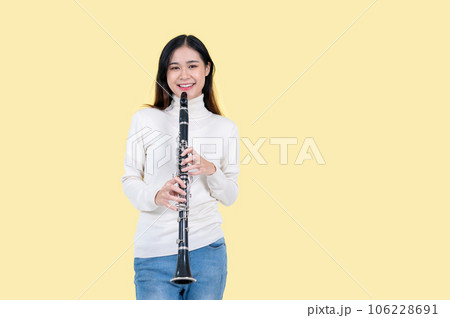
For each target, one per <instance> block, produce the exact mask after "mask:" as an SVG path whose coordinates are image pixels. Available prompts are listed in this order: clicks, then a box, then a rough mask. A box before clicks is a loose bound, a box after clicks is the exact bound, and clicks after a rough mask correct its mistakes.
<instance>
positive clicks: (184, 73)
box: [181, 67, 189, 78]
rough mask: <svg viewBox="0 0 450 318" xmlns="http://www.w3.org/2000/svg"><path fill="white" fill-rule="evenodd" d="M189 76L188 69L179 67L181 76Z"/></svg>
mask: <svg viewBox="0 0 450 318" xmlns="http://www.w3.org/2000/svg"><path fill="white" fill-rule="evenodd" d="M188 76H189V70H188V69H187V68H185V67H183V68H182V69H181V78H187V77H188Z"/></svg>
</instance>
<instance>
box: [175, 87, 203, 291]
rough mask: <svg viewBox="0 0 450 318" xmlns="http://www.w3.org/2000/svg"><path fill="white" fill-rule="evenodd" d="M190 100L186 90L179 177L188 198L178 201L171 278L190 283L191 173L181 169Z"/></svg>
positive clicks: (181, 109)
mask: <svg viewBox="0 0 450 318" xmlns="http://www.w3.org/2000/svg"><path fill="white" fill-rule="evenodd" d="M188 128H189V115H188V100H187V94H186V92H183V93H181V98H180V134H179V136H178V139H179V140H178V173H177V175H178V177H179V178H180V179H181V180H183V182H184V184H185V185H186V188H185V189H184V191H185V192H186V195H181V194H178V197H179V198H184V199H186V201H185V202H178V204H177V208H178V214H179V216H178V218H177V221H178V239H177V244H178V259H177V268H176V271H175V275H174V277H173V278H172V279H171V280H170V281H171V282H173V283H175V284H182V285H185V284H190V283H194V282H196V281H197V280H196V279H195V278H194V277H192V273H191V266H190V264H189V244H188V231H189V227H188V215H189V194H190V193H189V188H190V184H189V173H188V172H187V171H186V172H183V171H181V169H183V168H184V167H186V166H187V165H181V162H182V161H183V160H184V159H186V158H187V155H184V156H181V154H182V153H183V151H184V150H185V149H186V148H187V147H188Z"/></svg>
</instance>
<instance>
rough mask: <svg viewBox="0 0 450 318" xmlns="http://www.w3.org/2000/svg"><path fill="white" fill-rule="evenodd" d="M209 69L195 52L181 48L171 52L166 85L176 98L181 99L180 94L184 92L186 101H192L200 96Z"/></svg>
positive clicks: (187, 48)
mask: <svg viewBox="0 0 450 318" xmlns="http://www.w3.org/2000/svg"><path fill="white" fill-rule="evenodd" d="M209 69H210V65H209V63H208V65H205V63H203V60H202V58H201V57H200V54H198V52H197V51H196V50H193V49H191V48H190V47H187V46H181V47H179V48H178V49H176V50H175V51H174V52H173V54H172V57H171V58H170V61H169V68H168V69H167V83H168V84H169V87H170V89H171V90H172V92H174V94H175V95H177V96H178V97H181V93H182V92H186V94H187V97H188V100H189V99H193V98H196V97H198V96H200V95H201V94H202V89H203V86H205V77H206V76H208V74H209ZM181 85H182V86H181Z"/></svg>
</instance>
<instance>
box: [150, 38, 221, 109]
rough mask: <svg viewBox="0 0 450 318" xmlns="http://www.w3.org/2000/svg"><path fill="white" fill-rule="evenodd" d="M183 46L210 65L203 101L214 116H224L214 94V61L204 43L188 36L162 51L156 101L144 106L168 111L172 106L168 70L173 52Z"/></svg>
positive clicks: (169, 43)
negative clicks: (197, 54) (195, 52)
mask: <svg viewBox="0 0 450 318" xmlns="http://www.w3.org/2000/svg"><path fill="white" fill-rule="evenodd" d="M182 46H187V47H189V48H191V49H193V50H195V51H197V52H198V53H199V54H200V57H201V59H202V60H203V62H204V63H205V65H208V63H209V64H210V72H209V74H208V76H206V77H205V86H204V87H203V90H202V93H203V95H204V96H203V100H204V103H205V107H206V109H208V110H209V111H210V112H212V113H214V114H217V115H222V113H221V111H220V109H219V105H218V104H217V101H216V97H215V94H214V82H213V77H214V71H215V67H214V62H213V61H212V59H211V56H210V55H209V53H208V50H207V49H206V47H205V45H204V44H203V43H202V41H200V40H199V39H198V38H196V37H195V36H193V35H186V34H182V35H179V36H177V37H175V38H173V39H172V40H170V41H169V42H168V43H167V44H166V46H165V47H164V49H163V50H162V52H161V56H160V57H159V65H158V74H157V75H156V82H157V83H156V85H155V101H154V103H153V105H151V104H144V105H145V106H149V107H153V108H158V109H161V110H163V109H166V108H167V107H168V106H169V105H170V103H171V101H172V94H173V92H172V90H171V89H170V87H169V84H168V83H167V69H168V68H169V61H170V58H171V56H172V54H173V52H174V51H175V50H176V49H178V48H179V47H182ZM168 93H169V94H168Z"/></svg>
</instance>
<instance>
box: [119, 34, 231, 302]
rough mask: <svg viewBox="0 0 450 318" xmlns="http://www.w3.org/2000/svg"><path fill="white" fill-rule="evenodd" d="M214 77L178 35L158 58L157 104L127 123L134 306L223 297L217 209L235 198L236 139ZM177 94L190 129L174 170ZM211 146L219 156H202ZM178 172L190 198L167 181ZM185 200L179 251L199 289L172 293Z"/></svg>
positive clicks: (196, 47)
mask: <svg viewBox="0 0 450 318" xmlns="http://www.w3.org/2000/svg"><path fill="white" fill-rule="evenodd" d="M213 75H214V63H213V61H212V59H211V57H210V55H209V53H208V50H207V49H206V47H205V46H204V45H203V43H202V42H201V41H200V40H199V39H197V38H196V37H194V36H192V35H189V36H187V35H180V36H178V37H176V38H174V39H172V40H171V41H169V43H167V45H166V46H165V47H164V49H163V51H162V53H161V57H160V60H159V68H158V75H157V85H156V91H155V102H154V103H153V105H148V104H144V105H146V106H149V107H145V108H144V109H141V110H138V111H137V112H136V113H135V114H134V115H133V118H132V121H131V127H130V131H129V134H128V139H127V148H126V154H125V174H124V175H123V176H122V179H121V181H122V184H123V190H124V193H125V195H126V196H127V197H128V199H129V200H130V202H131V203H132V204H133V206H134V207H135V208H136V209H138V210H139V211H140V212H139V220H138V224H137V230H136V234H135V240H134V269H135V277H134V283H135V286H136V299H222V297H223V292H224V289H225V283H226V278H227V252H226V244H225V238H224V232H223V230H222V227H221V224H222V217H221V214H220V212H219V207H218V203H219V202H220V203H222V204H224V205H227V206H228V205H231V204H233V203H234V201H235V200H236V198H237V195H238V183H237V178H238V174H239V161H238V160H236V158H239V142H238V141H239V134H238V129H237V126H236V125H235V124H234V122H233V121H231V120H230V119H228V118H225V117H223V116H222V115H221V113H220V110H219V107H218V105H217V102H216V99H215V97H214V90H213V86H214V85H213ZM182 93H185V94H186V95H187V100H188V103H187V104H188V107H187V109H188V116H189V118H188V121H186V120H183V121H182V122H183V123H184V124H186V123H187V122H189V124H188V129H189V133H188V136H189V139H188V145H191V146H189V147H187V148H186V149H185V150H184V151H183V153H182V155H181V156H185V155H188V156H187V158H186V159H184V160H183V161H182V162H181V163H179V162H178V155H176V153H177V151H176V149H177V147H178V141H177V136H178V134H179V127H180V122H179V119H180V108H181V105H180V100H181V94H182ZM184 101H185V100H184V99H183V107H186V105H185V104H184ZM230 139H233V141H234V142H230ZM198 141H200V143H199V142H198ZM217 141H218V142H219V144H217V145H216V144H214V145H212V144H211V143H212V142H214V143H215V142H217ZM202 146H205V147H203V149H202ZM211 146H213V148H214V149H217V150H216V151H217V153H212V152H210V151H208V152H206V153H205V154H203V153H202V150H203V151H206V150H204V149H211ZM180 152H181V151H180ZM179 164H180V165H187V167H185V168H183V169H182V171H183V172H184V173H186V172H187V173H188V175H189V181H190V182H186V183H187V184H188V185H189V191H187V189H186V188H185V183H184V182H183V181H182V180H181V178H180V177H179V176H175V177H174V176H173V175H174V173H175V172H177V170H178V165H179ZM183 177H184V175H183ZM183 188H184V190H183ZM185 190H186V191H185ZM186 192H189V193H190V194H192V197H189V247H187V246H186V247H185V248H186V249H188V250H189V254H188V255H189V259H190V266H191V270H192V276H193V277H195V279H196V280H197V281H196V282H194V283H192V284H189V285H177V284H175V283H173V282H171V281H170V279H171V278H172V277H173V276H174V273H175V269H176V268H177V266H176V265H177V254H178V242H177V241H176V239H177V237H178V230H179V224H178V222H179V221H180V218H178V213H177V212H178V208H177V203H180V202H186V200H185V199H184V198H183V196H185V195H186ZM174 211H175V212H174ZM177 218H178V219H177ZM177 221H178V222H177ZM181 223H182V222H180V224H181Z"/></svg>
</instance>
